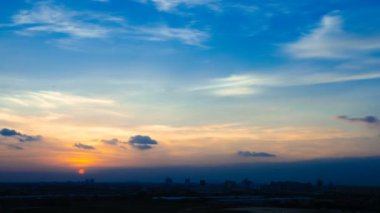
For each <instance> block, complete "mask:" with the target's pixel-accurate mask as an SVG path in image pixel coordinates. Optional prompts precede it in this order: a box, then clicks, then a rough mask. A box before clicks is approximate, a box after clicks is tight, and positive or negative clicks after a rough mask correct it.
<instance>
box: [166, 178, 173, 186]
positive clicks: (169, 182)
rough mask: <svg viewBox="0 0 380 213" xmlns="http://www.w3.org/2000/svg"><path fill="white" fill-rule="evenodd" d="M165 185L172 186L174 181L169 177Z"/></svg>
mask: <svg viewBox="0 0 380 213" xmlns="http://www.w3.org/2000/svg"><path fill="white" fill-rule="evenodd" d="M165 184H166V185H168V186H170V185H172V184H173V179H171V178H169V177H167V178H166V179H165Z"/></svg>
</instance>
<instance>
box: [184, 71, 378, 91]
mask: <svg viewBox="0 0 380 213" xmlns="http://www.w3.org/2000/svg"><path fill="white" fill-rule="evenodd" d="M294 76H297V78H295V77H294ZM378 78H380V73H379V72H374V73H361V74H348V73H339V72H336V73H325V72H310V73H286V72H281V73H278V72H276V73H273V74H267V75H265V74H241V75H231V76H229V77H225V78H217V79H212V80H211V81H210V82H209V83H208V84H207V86H200V87H196V88H192V89H191V91H204V92H206V93H210V94H213V95H216V96H244V95H253V94H256V93H259V92H260V91H261V90H262V89H263V88H276V87H277V88H278V87H291V86H305V85H318V84H329V83H339V82H347V81H358V80H368V79H378Z"/></svg>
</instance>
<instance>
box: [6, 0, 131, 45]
mask: <svg viewBox="0 0 380 213" xmlns="http://www.w3.org/2000/svg"><path fill="white" fill-rule="evenodd" d="M123 23H124V20H123V18H120V17H116V16H109V15H105V14H100V13H94V12H78V11H74V10H70V9H67V8H65V7H63V6H57V5H53V4H52V3H50V2H40V3H37V4H36V5H35V6H34V7H33V8H32V9H30V10H21V11H20V12H19V13H18V14H16V15H14V16H13V25H15V26H21V27H22V29H21V30H19V31H18V33H20V34H22V35H34V34H37V33H38V34H41V33H58V34H63V35H66V36H67V37H69V38H105V37H108V36H110V35H111V34H112V33H114V32H115V31H116V30H117V29H118V28H115V27H112V25H116V26H118V27H119V26H120V25H122V24H123ZM106 25H107V26H106Z"/></svg>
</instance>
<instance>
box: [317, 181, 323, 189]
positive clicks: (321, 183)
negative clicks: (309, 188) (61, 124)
mask: <svg viewBox="0 0 380 213" xmlns="http://www.w3.org/2000/svg"><path fill="white" fill-rule="evenodd" d="M317 188H318V189H322V188H323V180H322V179H318V180H317Z"/></svg>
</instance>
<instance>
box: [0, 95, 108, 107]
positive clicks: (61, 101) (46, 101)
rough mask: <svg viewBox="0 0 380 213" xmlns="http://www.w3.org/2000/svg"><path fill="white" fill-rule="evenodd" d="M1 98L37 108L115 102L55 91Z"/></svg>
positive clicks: (104, 104)
mask: <svg viewBox="0 0 380 213" xmlns="http://www.w3.org/2000/svg"><path fill="white" fill-rule="evenodd" d="M0 99H3V100H5V101H8V102H10V103H13V104H16V105H19V106H24V107H37V108H57V107H61V106H80V105H98V106H99V105H103V106H110V105H113V104H114V103H115V102H114V101H113V100H109V99H100V98H90V97H86V96H79V95H73V94H69V93H63V92H55V91H37V92H24V93H17V94H10V95H3V96H0Z"/></svg>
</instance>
